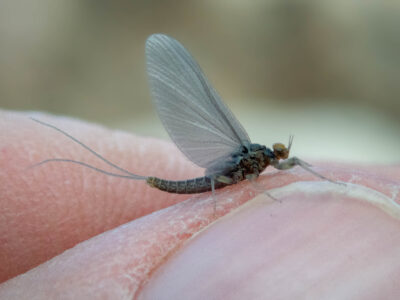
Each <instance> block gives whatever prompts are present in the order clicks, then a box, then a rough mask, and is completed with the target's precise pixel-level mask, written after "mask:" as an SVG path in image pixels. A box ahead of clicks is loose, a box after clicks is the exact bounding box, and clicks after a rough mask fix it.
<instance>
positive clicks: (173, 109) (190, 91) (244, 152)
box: [33, 34, 331, 194]
mask: <svg viewBox="0 0 400 300" xmlns="http://www.w3.org/2000/svg"><path fill="white" fill-rule="evenodd" d="M146 57H147V72H148V78H149V82H150V87H151V94H152V98H153V100H154V102H155V106H156V108H157V111H158V115H159V117H160V119H161V121H162V123H163V125H164V127H165V129H166V130H167V132H168V134H169V136H170V137H171V139H172V140H173V141H174V143H175V144H176V145H177V146H178V148H179V149H180V150H181V151H182V153H183V154H184V155H185V156H186V157H187V158H188V159H189V160H191V161H192V162H194V163H195V164H196V165H198V166H200V167H202V168H204V169H205V175H204V176H202V177H199V178H194V179H188V180H179V181H173V180H166V179H161V178H157V177H153V176H140V175H137V174H133V173H131V172H129V171H127V170H125V169H123V168H121V167H119V166H117V165H115V164H113V163H112V162H110V161H108V160H107V159H105V158H103V157H102V156H100V155H99V154H98V153H97V152H95V151H93V150H92V149H90V148H89V147H87V146H86V145H84V144H83V143H82V142H80V141H79V140H77V139H76V138H74V137H72V136H71V135H69V134H68V133H66V132H65V131H63V130H61V129H59V128H57V127H55V126H53V125H50V124H47V123H44V122H42V121H39V120H35V119H33V120H34V121H36V122H38V123H40V124H42V125H45V126H48V127H51V128H53V129H55V130H57V131H59V132H61V133H62V134H64V135H66V136H67V137H68V138H70V139H72V140H73V141H75V142H76V143H78V144H79V145H81V146H82V147H84V148H86V149H87V150H89V151H90V152H91V153H92V154H94V155H96V156H97V157H98V158H100V159H101V160H103V161H104V162H106V163H107V164H108V165H110V166H111V167H113V168H115V169H117V170H118V171H120V172H122V173H123V174H124V175H122V174H117V173H111V172H107V171H104V170H101V169H98V168H96V167H93V166H91V165H88V164H86V163H84V162H80V161H75V160H71V159H63V158H53V159H47V160H44V161H42V162H40V163H38V164H36V166H37V165H41V164H44V163H47V162H51V161H64V162H72V163H76V164H80V165H83V166H85V167H88V168H91V169H94V170H96V171H99V172H102V173H105V174H107V175H111V176H117V177H124V178H129V179H134V180H145V181H146V182H147V184H148V185H150V186H151V187H154V188H158V189H160V190H162V191H166V192H169V193H177V194H195V193H203V192H207V191H212V192H213V193H214V191H215V189H220V188H223V187H225V186H228V185H232V184H235V183H238V182H240V181H242V180H246V179H247V180H250V181H252V182H254V180H255V179H256V178H257V177H258V176H259V175H260V173H261V172H263V171H264V169H265V168H266V167H268V166H273V167H274V168H276V169H279V170H285V169H290V168H293V167H294V166H300V167H302V168H303V169H305V170H307V171H308V172H311V173H312V174H314V175H316V176H318V177H319V178H321V179H325V180H329V179H328V178H326V177H324V176H322V175H320V174H318V173H316V172H315V171H313V170H312V169H310V165H309V164H308V163H306V162H304V161H302V160H300V159H298V158H296V157H291V158H289V152H290V147H291V145H292V141H293V138H292V137H290V139H289V144H288V147H286V146H285V145H284V144H281V143H276V144H274V145H273V146H272V149H269V148H267V147H266V146H263V145H259V144H254V143H252V142H251V141H250V138H249V136H248V135H247V133H246V131H245V130H244V128H243V126H242V125H241V124H240V123H239V121H238V120H237V119H236V118H235V116H234V115H233V114H232V112H231V111H230V110H229V108H228V107H227V106H226V105H225V104H224V103H223V102H222V100H221V98H220V97H219V95H218V94H217V92H216V91H215V90H214V88H213V87H212V86H211V84H210V83H209V82H208V80H207V78H206V77H205V75H204V74H203V72H202V70H201V69H200V66H199V65H198V64H197V62H196V61H195V60H194V58H193V57H192V56H191V55H190V53H189V52H188V51H187V50H186V49H185V48H184V47H183V46H182V45H181V44H180V43H179V42H178V41H176V40H175V39H173V38H171V37H169V36H166V35H163V34H154V35H151V36H150V37H149V38H148V39H147V42H146ZM329 181H331V180H329Z"/></svg>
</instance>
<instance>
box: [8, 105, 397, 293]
mask: <svg viewBox="0 0 400 300" xmlns="http://www.w3.org/2000/svg"><path fill="white" fill-rule="evenodd" d="M35 117H36V118H38V119H41V120H43V121H46V122H49V123H51V124H54V125H56V126H57V127H60V128H62V129H64V130H66V131H67V132H69V133H70V134H71V135H72V136H74V137H76V138H78V139H79V140H81V141H82V142H84V143H85V144H87V145H88V146H89V147H91V148H92V149H94V150H95V151H97V152H98V153H100V154H101V155H103V156H104V157H106V158H107V159H109V160H111V161H112V162H114V163H116V164H117V165H119V166H121V167H123V168H126V169H128V170H129V171H131V172H133V173H137V174H139V175H155V176H158V177H162V178H170V179H186V178H191V177H194V176H199V175H201V174H202V170H201V169H199V168H196V167H195V166H193V165H192V164H191V163H190V162H188V161H187V160H186V159H185V158H184V157H183V155H182V154H181V153H180V152H179V151H178V150H177V149H176V148H175V146H174V145H172V144H171V143H167V142H162V141H159V140H155V139H150V138H140V137H134V136H132V135H129V134H125V133H121V132H112V131H109V130H106V129H104V128H99V127H98V126H94V125H89V124H86V123H83V122H78V121H73V120H70V119H64V118H54V117H49V116H46V115H40V116H38V115H36V116H35ZM0 128H1V131H0V132H1V139H0V182H1V183H0V201H1V206H0V216H1V218H0V241H1V242H0V266H1V268H0V276H1V277H0V278H1V279H2V280H3V281H4V280H7V279H9V278H11V277H13V276H17V275H18V274H23V273H24V275H23V276H21V275H20V276H17V277H15V278H13V279H11V280H9V281H6V282H4V283H3V284H2V285H0V298H1V299H32V298H36V299H48V298H73V299H98V298H109V299H120V298H128V297H129V298H135V297H137V298H139V299H252V298H253V299H254V298H257V299H259V298H286V299H293V298H297V299H298V298H346V297H347V298H366V297H371V296H372V297H373V298H392V299H393V298H398V297H399V296H400V290H399V288H398V282H399V279H400V272H399V270H400V268H399V267H400V221H399V218H400V209H399V205H398V204H396V202H394V201H392V200H391V197H392V196H393V195H394V196H396V195H395V193H396V191H397V190H398V187H399V186H398V182H400V166H394V167H385V168H383V167H380V166H378V167H368V168H367V167H360V166H344V165H342V166H340V165H339V164H328V165H325V166H323V168H321V167H317V166H321V164H320V163H314V164H313V165H314V166H315V167H314V168H315V169H316V170H317V171H318V172H319V173H322V174H323V175H325V176H327V177H328V178H331V179H333V180H340V181H346V182H352V184H348V185H347V186H345V187H343V186H341V185H335V184H332V183H329V182H325V181H320V180H319V179H318V178H315V177H313V175H311V174H308V173H306V172H305V171H304V170H301V169H299V168H294V169H293V170H290V171H281V172H278V171H275V170H273V169H272V170H269V171H268V172H266V173H264V174H263V175H262V176H260V177H259V179H258V180H257V183H258V184H260V185H262V186H264V187H265V189H267V190H269V192H270V193H271V194H272V195H273V196H274V197H275V198H277V199H279V201H274V200H272V199H270V198H268V196H265V195H258V196H256V195H255V194H256V191H255V190H254V188H253V187H252V185H251V184H249V182H242V183H239V184H236V185H234V186H232V187H227V188H224V189H222V190H219V191H218V192H217V199H216V201H217V211H216V213H215V212H214V209H213V207H214V202H213V201H214V200H215V199H212V198H211V196H210V193H206V194H201V195H195V196H193V195H192V196H190V195H174V194H168V193H164V192H161V191H158V190H156V189H152V188H150V187H148V186H147V185H146V183H145V182H144V181H131V180H125V179H120V178H113V177H108V176H105V175H103V174H100V173H97V172H95V171H93V170H90V169H86V168H84V167H82V166H77V165H73V164H68V163H49V164H45V165H42V166H40V167H37V168H34V169H30V170H27V167H29V166H30V165H32V164H34V163H36V162H39V161H41V160H44V159H48V158H56V157H58V158H72V159H76V160H80V161H84V162H86V163H89V164H91V165H94V166H97V167H100V168H103V169H107V170H110V171H113V170H112V169H110V168H109V167H107V166H106V165H105V164H104V163H102V162H101V161H99V160H98V159H97V158H95V157H93V156H92V155H91V154H90V153H88V152H87V151H85V150H84V149H82V148H81V147H79V146H78V145H76V144H75V143H73V142H72V141H71V140H69V139H67V138H66V137H65V136H63V135H61V134H60V133H58V132H55V131H53V130H51V129H49V128H46V127H43V126H41V125H39V124H37V123H34V122H33V121H32V120H30V119H29V118H28V115H27V114H22V113H8V112H2V113H0ZM273 188H277V189H275V190H271V189H273ZM393 198H395V197H393ZM397 198H398V197H397ZM184 200H186V201H185V202H182V201H184ZM249 200H251V201H249ZM397 201H398V199H397ZM178 202H181V203H179V204H176V203H178ZM373 202H375V204H374V203H373ZM174 204H175V205H174ZM166 207H167V208H166ZM152 212H153V213H152ZM151 213H152V214H151ZM215 221H216V222H215ZM195 234H196V236H193V235H195ZM71 247H73V248H72V249H70V248H71ZM67 249H69V250H67ZM65 250H67V251H65ZM63 251H65V252H63ZM56 255H58V256H56ZM28 270H29V271H28ZM396 296H397V297H396Z"/></svg>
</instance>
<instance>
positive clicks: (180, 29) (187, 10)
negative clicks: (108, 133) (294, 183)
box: [0, 0, 400, 163]
mask: <svg viewBox="0 0 400 300" xmlns="http://www.w3.org/2000/svg"><path fill="white" fill-rule="evenodd" d="M156 32H162V33H166V34H168V35H171V36H173V37H175V38H176V39H178V40H179V41H180V42H181V43H183V44H184V45H185V47H186V48H187V49H189V51H190V52H191V53H192V55H193V56H194V57H195V58H196V59H197V61H198V62H199V63H200V65H201V66H202V69H203V70H204V72H205V73H206V74H207V76H208V78H209V79H210V81H211V82H212V83H213V85H214V86H215V88H216V89H217V90H218V91H219V93H220V94H221V96H222V98H223V99H224V100H225V102H226V103H227V104H228V106H229V107H231V109H232V110H233V112H234V113H235V114H236V116H237V117H238V118H239V120H240V121H241V122H242V124H243V125H244V127H245V128H246V129H247V130H248V132H249V135H250V137H251V138H252V140H253V141H254V142H258V143H264V144H267V145H271V144H272V143H274V142H277V141H280V142H284V143H286V142H287V140H288V137H289V134H294V135H295V140H294V145H293V154H295V155H297V156H301V157H304V158H314V159H326V160H330V159H335V160H342V161H355V162H366V163H376V162H386V163H390V162H399V161H400V154H399V153H400V150H399V149H400V117H399V113H400V2H399V1H380V0H375V1H355V0H337V1H320V0H310V1H297V0H266V1H237V0H236V1H235V0H232V1H227V0H224V1H223V0H208V1H186V0H181V1H145V0H143V1H94V0H93V1H78V0H59V1H54V0H37V1H29V0H20V1H12V0H3V1H1V2H0V107H1V108H5V109H14V110H44V111H48V112H51V113H55V114H61V115H68V116H72V117H77V118H82V119H86V120H89V121H94V122H99V123H102V124H104V125H107V126H109V127H112V128H119V129H125V130H128V131H130V132H132V133H135V134H140V135H147V136H156V137H162V138H167V135H166V133H165V131H164V129H163V128H162V125H161V123H160V121H159V120H158V118H157V115H156V113H155V111H154V109H153V107H152V103H151V100H150V95H149V89H148V85H147V78H146V68H145V55H144V45H145V41H146V38H147V37H148V36H149V35H150V34H152V33H156ZM55 125H56V124H55Z"/></svg>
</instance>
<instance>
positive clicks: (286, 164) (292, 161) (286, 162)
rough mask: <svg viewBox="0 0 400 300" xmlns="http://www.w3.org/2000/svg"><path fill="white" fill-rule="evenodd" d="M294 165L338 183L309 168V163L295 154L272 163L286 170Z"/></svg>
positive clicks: (277, 167) (279, 168)
mask: <svg viewBox="0 0 400 300" xmlns="http://www.w3.org/2000/svg"><path fill="white" fill-rule="evenodd" d="M295 166H299V167H301V168H303V169H304V170H306V171H307V172H310V173H311V174H313V175H315V176H317V177H319V178H321V179H324V180H327V181H329V182H332V183H338V182H336V181H333V180H331V179H329V178H327V177H325V176H323V175H321V174H319V173H317V172H315V171H314V170H313V169H311V168H310V167H311V165H310V164H309V163H307V162H305V161H304V160H301V159H300V158H297V157H295V156H293V157H291V158H289V159H286V160H284V161H281V162H279V163H276V164H274V167H275V168H276V169H278V170H288V169H291V168H293V167H295Z"/></svg>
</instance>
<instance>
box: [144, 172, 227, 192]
mask: <svg viewBox="0 0 400 300" xmlns="http://www.w3.org/2000/svg"><path fill="white" fill-rule="evenodd" d="M146 182H147V183H148V184H149V185H150V186H151V187H155V188H158V189H159V190H162V191H165V192H168V193H174V194H198V193H204V192H208V191H211V179H210V178H209V177H206V176H204V177H198V178H194V179H188V180H179V181H172V180H165V179H161V178H157V177H148V178H147V179H146ZM226 185H227V184H225V183H222V182H217V181H216V182H215V189H219V188H222V187H224V186H226Z"/></svg>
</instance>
